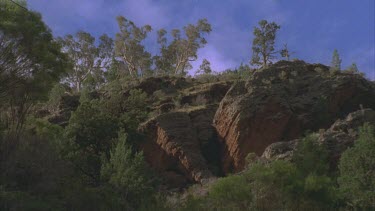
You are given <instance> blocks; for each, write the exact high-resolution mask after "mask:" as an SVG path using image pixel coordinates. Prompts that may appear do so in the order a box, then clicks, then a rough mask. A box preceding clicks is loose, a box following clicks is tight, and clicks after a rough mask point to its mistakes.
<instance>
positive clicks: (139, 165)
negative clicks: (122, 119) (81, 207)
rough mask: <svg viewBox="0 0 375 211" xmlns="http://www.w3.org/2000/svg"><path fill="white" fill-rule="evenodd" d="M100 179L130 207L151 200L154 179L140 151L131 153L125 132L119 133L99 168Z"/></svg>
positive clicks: (153, 192)
mask: <svg viewBox="0 0 375 211" xmlns="http://www.w3.org/2000/svg"><path fill="white" fill-rule="evenodd" d="M101 175H102V179H104V180H105V181H108V183H109V184H110V185H111V186H112V187H113V188H114V190H115V191H116V193H118V194H119V195H120V198H121V199H122V200H123V201H126V202H129V203H130V204H131V205H132V207H136V208H137V207H139V206H140V205H141V204H142V203H144V204H148V203H151V202H152V201H153V199H154V198H153V197H154V194H155V190H154V180H153V177H152V174H151V172H150V171H149V168H148V167H147V165H146V163H145V162H144V160H143V155H142V153H133V151H132V149H131V147H130V146H129V145H128V144H127V143H126V134H124V133H120V135H119V138H118V142H117V145H116V147H115V148H114V149H113V150H111V153H110V158H109V159H105V158H104V161H103V164H102V169H101Z"/></svg>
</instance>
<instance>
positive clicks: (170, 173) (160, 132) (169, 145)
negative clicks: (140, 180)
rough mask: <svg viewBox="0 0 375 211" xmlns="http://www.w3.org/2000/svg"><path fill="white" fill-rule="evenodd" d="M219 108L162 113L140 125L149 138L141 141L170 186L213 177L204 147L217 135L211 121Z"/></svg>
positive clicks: (147, 156) (148, 160) (146, 155)
mask: <svg viewBox="0 0 375 211" xmlns="http://www.w3.org/2000/svg"><path fill="white" fill-rule="evenodd" d="M216 108H217V107H216V106H211V107H207V108H206V107H199V108H197V109H192V110H190V111H179V112H171V113H167V114H162V115H160V116H157V117H155V118H153V119H151V120H149V121H148V122H146V123H144V124H143V125H141V127H140V128H139V130H140V131H141V132H142V133H144V134H146V135H147V137H148V138H147V140H146V141H144V142H142V143H141V144H140V148H141V149H142V150H143V152H144V156H145V159H146V161H147V162H148V163H149V164H150V165H151V166H152V167H153V168H155V169H156V170H157V171H158V172H159V173H160V174H161V175H162V176H164V178H165V179H166V180H168V183H169V185H171V184H172V186H173V185H175V186H179V187H181V186H183V185H186V184H187V183H190V182H201V181H202V180H204V179H208V178H210V177H213V174H212V172H211V170H210V169H211V168H210V162H209V159H207V158H206V157H205V156H204V154H205V152H204V146H205V145H207V144H209V143H205V142H207V141H210V140H212V137H214V136H215V130H214V128H213V127H212V125H211V123H212V119H213V116H214V114H215V111H216ZM213 154H216V155H219V154H220V153H219V152H214V153H213Z"/></svg>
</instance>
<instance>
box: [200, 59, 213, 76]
mask: <svg viewBox="0 0 375 211" xmlns="http://www.w3.org/2000/svg"><path fill="white" fill-rule="evenodd" d="M197 73H203V74H211V73H212V70H211V63H210V62H209V61H208V60H207V59H203V61H202V64H201V65H200V66H199V70H198V72H197Z"/></svg>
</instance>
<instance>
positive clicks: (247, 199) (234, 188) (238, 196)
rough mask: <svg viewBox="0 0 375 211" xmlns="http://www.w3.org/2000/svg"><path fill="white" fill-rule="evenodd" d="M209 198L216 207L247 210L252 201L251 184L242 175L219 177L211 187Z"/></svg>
mask: <svg viewBox="0 0 375 211" xmlns="http://www.w3.org/2000/svg"><path fill="white" fill-rule="evenodd" d="M208 197H209V199H210V200H212V201H213V205H214V206H215V207H218V208H221V209H224V210H225V209H228V210H229V209H230V210H233V209H235V210H244V209H245V210H246V208H247V207H250V205H251V202H252V197H253V195H252V191H251V184H250V183H249V181H247V178H246V177H244V176H242V175H233V176H228V177H225V178H221V179H219V180H218V181H217V182H215V184H213V185H212V186H211V188H210V193H209V196H208Z"/></svg>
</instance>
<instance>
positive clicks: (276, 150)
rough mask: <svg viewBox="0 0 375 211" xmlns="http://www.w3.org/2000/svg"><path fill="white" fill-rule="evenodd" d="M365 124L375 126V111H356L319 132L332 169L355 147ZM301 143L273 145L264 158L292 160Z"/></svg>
mask: <svg viewBox="0 0 375 211" xmlns="http://www.w3.org/2000/svg"><path fill="white" fill-rule="evenodd" d="M365 123H369V124H372V125H375V111H374V110H372V109H363V110H359V111H355V112H353V113H350V114H349V115H348V116H347V117H346V118H344V119H339V120H337V121H336V122H335V123H334V124H333V125H332V126H331V127H330V128H328V129H327V130H320V131H319V138H318V140H317V141H318V143H319V144H323V145H325V146H326V148H327V150H328V156H329V160H330V165H331V167H332V168H336V167H337V164H338V161H339V160H340V157H341V154H342V153H343V152H344V151H345V150H346V149H348V148H349V147H352V146H353V144H354V142H355V140H357V138H358V135H359V133H358V128H359V127H361V126H363V125H364V124H365ZM299 141H301V140H300V139H296V140H293V141H288V142H277V143H273V144H271V145H270V146H268V147H267V148H266V150H265V151H264V153H263V155H262V158H264V159H267V160H280V159H282V160H290V159H291V158H292V155H293V152H294V150H295V149H296V146H297V143H298V142H299Z"/></svg>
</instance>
